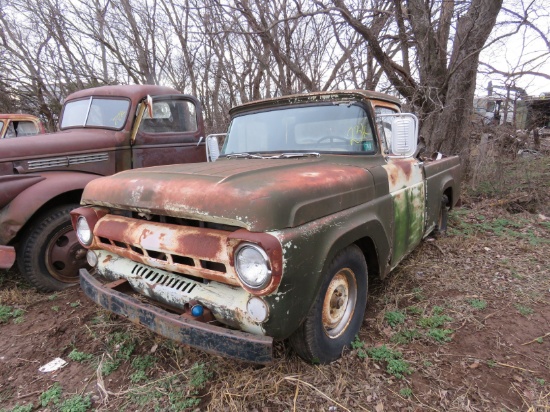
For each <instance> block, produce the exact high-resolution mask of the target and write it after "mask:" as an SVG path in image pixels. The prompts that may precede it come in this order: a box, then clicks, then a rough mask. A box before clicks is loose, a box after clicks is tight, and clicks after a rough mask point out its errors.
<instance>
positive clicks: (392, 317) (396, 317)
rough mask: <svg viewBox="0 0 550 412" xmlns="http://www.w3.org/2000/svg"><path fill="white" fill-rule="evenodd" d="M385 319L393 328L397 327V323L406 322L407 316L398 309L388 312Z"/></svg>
mask: <svg viewBox="0 0 550 412" xmlns="http://www.w3.org/2000/svg"><path fill="white" fill-rule="evenodd" d="M384 319H385V320H386V322H387V323H388V325H390V326H391V327H392V328H395V327H396V326H397V325H401V324H403V323H405V319H406V316H405V314H404V313H403V312H400V311H398V310H395V311H391V312H386V313H385V314H384Z"/></svg>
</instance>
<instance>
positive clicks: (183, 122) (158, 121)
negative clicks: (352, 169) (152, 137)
mask: <svg viewBox="0 0 550 412" xmlns="http://www.w3.org/2000/svg"><path fill="white" fill-rule="evenodd" d="M139 131H140V132H142V133H147V134H157V133H182V132H183V133H185V132H196V131H197V112H196V108H195V105H194V104H193V103H192V102H190V101H187V100H171V101H158V102H154V103H153V116H152V117H151V116H150V115H149V113H148V111H145V114H144V115H143V119H142V121H141V125H140V127H139Z"/></svg>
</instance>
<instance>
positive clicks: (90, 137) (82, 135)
mask: <svg viewBox="0 0 550 412" xmlns="http://www.w3.org/2000/svg"><path fill="white" fill-rule="evenodd" d="M125 136H127V133H125V132H115V131H113V130H105V129H91V128H90V129H71V130H66V131H62V132H57V133H50V134H41V135H35V136H21V137H15V138H12V139H1V140H0V162H4V161H15V160H27V159H37V158H41V157H45V156H63V155H65V154H75V153H78V152H86V151H95V150H104V149H108V148H112V147H114V146H115V145H116V143H117V142H118V141H123V139H124V138H125Z"/></svg>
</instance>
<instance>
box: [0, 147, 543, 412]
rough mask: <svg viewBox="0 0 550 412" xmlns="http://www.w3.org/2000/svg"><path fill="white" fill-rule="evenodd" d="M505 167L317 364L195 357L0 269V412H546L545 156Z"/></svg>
mask: <svg viewBox="0 0 550 412" xmlns="http://www.w3.org/2000/svg"><path fill="white" fill-rule="evenodd" d="M505 168H506V169H505V170H507V171H510V173H509V175H506V176H504V184H503V185H500V183H502V182H500V181H499V182H500V183H499V184H498V185H497V184H495V183H494V182H492V183H491V184H490V185H482V184H481V185H476V187H465V191H464V193H465V194H464V197H463V206H462V207H461V208H460V209H457V210H455V211H453V212H452V213H451V217H450V223H449V230H448V235H447V236H446V237H441V238H437V239H435V238H428V239H427V240H425V241H424V242H422V244H421V245H420V246H419V247H418V248H417V250H416V251H415V252H414V253H413V254H412V255H411V256H410V257H408V258H407V259H406V260H405V261H404V262H402V264H401V265H400V266H399V267H398V268H397V269H396V271H394V273H393V274H392V275H391V276H389V277H388V278H387V279H385V280H384V281H380V280H376V279H374V280H371V284H370V297H369V304H368V308H367V315H366V317H365V320H364V323H363V327H362V329H361V332H360V334H359V336H358V337H357V339H356V341H355V342H354V345H353V349H352V350H349V351H346V352H345V353H344V354H343V356H342V358H341V359H340V360H338V361H336V362H334V363H332V364H330V365H324V366H319V365H309V364H306V363H304V362H303V361H301V360H300V359H299V358H298V357H297V356H296V355H295V354H294V353H293V352H292V350H291V349H290V348H289V346H288V345H287V344H286V343H284V342H282V343H278V344H277V346H276V360H275V362H274V363H273V364H272V365H269V366H265V367H260V366H253V365H248V364H245V363H238V362H235V361H230V360H227V359H223V358H220V357H215V356H210V355H207V354H205V353H202V352H201V351H199V350H194V349H190V348H188V347H182V346H179V345H178V344H175V343H174V342H171V341H167V340H165V339H162V338H159V337H158V336H155V335H154V334H152V333H149V332H148V331H146V330H144V329H142V328H140V327H137V326H134V325H132V324H130V323H129V322H127V321H126V320H124V319H122V318H117V317H115V316H112V315H110V314H109V313H107V312H105V311H103V310H101V309H99V308H98V307H97V306H96V305H95V304H93V303H92V302H90V301H88V300H87V298H86V297H85V296H84V295H83V293H82V292H81V291H80V290H79V289H78V288H77V287H73V288H71V289H67V290H65V291H63V292H60V293H57V294H49V295H48V294H40V293H36V292H34V291H33V290H32V289H30V288H29V287H28V285H27V284H26V283H25V282H24V281H23V280H22V279H21V278H20V277H19V276H18V274H17V273H16V271H10V272H7V273H5V272H4V273H0V410H1V411H12V410H13V411H17V412H22V411H31V410H49V411H58V410H59V411H64V412H65V411H67V412H68V411H86V410H100V411H112V410H120V411H135V410H142V411H152V410H158V411H165V410H173V411H178V410H211V411H243V410H247V411H261V412H264V411H265V412H267V411H285V410H286V411H309V410H311V411H318V410H319V411H361V410H365V411H376V412H381V411H427V410H434V411H441V410H447V411H497V410H498V411H539V410H540V411H544V410H549V409H550V350H549V349H550V269H549V266H550V265H549V262H550V259H549V256H550V219H549V217H550V210H549V198H550V190H549V189H550V158H548V157H545V158H542V159H540V158H539V159H523V160H520V161H515V162H514V163H513V164H512V163H511V164H507V165H505ZM507 176H508V177H507ZM501 178H502V177H501ZM501 178H499V179H501ZM507 178H509V179H511V180H510V181H509V182H508V183H506V179H507ZM510 182H513V183H514V184H511V183H510ZM58 357H59V358H62V359H63V360H65V361H67V365H66V366H65V367H63V368H61V369H59V370H57V371H54V372H49V373H42V372H39V370H38V369H39V367H41V366H43V365H45V364H46V363H48V362H50V361H52V360H53V359H55V358H58Z"/></svg>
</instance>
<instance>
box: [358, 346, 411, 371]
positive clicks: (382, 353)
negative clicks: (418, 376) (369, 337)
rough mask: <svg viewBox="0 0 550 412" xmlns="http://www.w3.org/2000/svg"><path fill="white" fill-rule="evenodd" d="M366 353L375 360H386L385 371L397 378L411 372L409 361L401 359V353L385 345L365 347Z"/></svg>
mask: <svg viewBox="0 0 550 412" xmlns="http://www.w3.org/2000/svg"><path fill="white" fill-rule="evenodd" d="M367 354H368V356H369V357H370V358H372V359H373V360H375V361H384V362H386V372H388V373H389V374H390V375H393V376H395V377H396V378H397V379H402V378H404V377H405V375H410V374H411V373H412V370H411V368H410V365H409V363H408V362H406V361H405V360H403V354H402V353H401V352H399V351H396V350H393V349H390V348H388V347H387V346H386V345H382V346H379V347H376V348H370V349H367Z"/></svg>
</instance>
